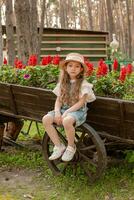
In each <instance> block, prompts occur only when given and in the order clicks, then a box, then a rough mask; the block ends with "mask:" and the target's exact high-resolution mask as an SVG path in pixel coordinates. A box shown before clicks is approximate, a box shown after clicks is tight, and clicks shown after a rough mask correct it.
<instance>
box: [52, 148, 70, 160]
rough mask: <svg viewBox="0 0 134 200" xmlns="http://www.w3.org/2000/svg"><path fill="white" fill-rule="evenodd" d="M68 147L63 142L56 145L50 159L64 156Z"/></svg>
mask: <svg viewBox="0 0 134 200" xmlns="http://www.w3.org/2000/svg"><path fill="white" fill-rule="evenodd" d="M65 149H66V147H65V145H64V144H61V145H60V146H54V148H53V153H52V154H51V156H50V157H49V160H56V159H58V158H60V157H61V156H62V154H63V153H64V151H65Z"/></svg>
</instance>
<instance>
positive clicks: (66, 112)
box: [62, 110, 68, 119]
mask: <svg viewBox="0 0 134 200" xmlns="http://www.w3.org/2000/svg"><path fill="white" fill-rule="evenodd" d="M67 114H68V111H67V110H66V111H65V112H64V113H63V115H62V119H63V118H65V117H66V116H67Z"/></svg>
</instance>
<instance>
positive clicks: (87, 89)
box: [80, 80, 96, 103]
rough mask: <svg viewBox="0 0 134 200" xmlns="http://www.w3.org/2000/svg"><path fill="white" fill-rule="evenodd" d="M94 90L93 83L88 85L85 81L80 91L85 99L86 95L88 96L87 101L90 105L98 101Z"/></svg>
mask: <svg viewBox="0 0 134 200" xmlns="http://www.w3.org/2000/svg"><path fill="white" fill-rule="evenodd" d="M92 88H93V85H92V84H91V83H88V82H87V81H86V80H84V81H83V83H82V86H81V91H80V97H83V96H84V94H87V99H86V101H87V102H88V103H89V102H92V101H95V99H96V97H95V94H94V92H93V89H92Z"/></svg>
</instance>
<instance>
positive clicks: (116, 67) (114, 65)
mask: <svg viewBox="0 0 134 200" xmlns="http://www.w3.org/2000/svg"><path fill="white" fill-rule="evenodd" d="M113 69H114V70H115V71H116V70H117V69H118V61H117V60H116V59H114V62H113Z"/></svg>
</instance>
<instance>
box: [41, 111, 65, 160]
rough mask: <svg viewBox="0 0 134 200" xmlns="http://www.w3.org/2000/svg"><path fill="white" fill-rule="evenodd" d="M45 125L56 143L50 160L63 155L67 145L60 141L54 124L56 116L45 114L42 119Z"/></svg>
mask: <svg viewBox="0 0 134 200" xmlns="http://www.w3.org/2000/svg"><path fill="white" fill-rule="evenodd" d="M42 122H43V125H44V127H45V130H46V132H47V134H48V135H49V137H50V138H51V140H52V142H53V143H54V145H55V146H54V148H53V152H52V154H51V155H50V157H49V160H55V159H58V158H60V157H61V156H62V154H63V153H64V151H65V149H66V147H65V145H64V144H62V143H61V142H60V139H59V136H58V133H57V131H56V129H55V128H54V126H53V122H54V118H53V116H51V115H45V116H44V117H43V119H42Z"/></svg>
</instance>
